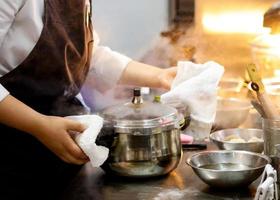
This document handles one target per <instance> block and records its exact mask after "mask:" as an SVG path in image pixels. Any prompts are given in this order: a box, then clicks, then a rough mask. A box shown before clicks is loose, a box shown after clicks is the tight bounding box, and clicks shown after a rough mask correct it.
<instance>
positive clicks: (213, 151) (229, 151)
mask: <svg viewBox="0 0 280 200" xmlns="http://www.w3.org/2000/svg"><path fill="white" fill-rule="evenodd" d="M209 153H243V154H251V155H255V156H259V157H261V158H263V159H265V160H266V161H267V163H266V164H265V165H263V166H260V167H254V168H250V169H243V170H242V169H239V170H226V171H223V170H218V169H207V168H201V167H197V166H195V165H193V164H192V163H191V160H192V158H194V157H195V156H198V155H203V154H209ZM186 163H187V164H188V165H189V166H190V167H192V168H193V169H198V170H201V169H203V170H206V171H210V172H223V173H225V172H244V171H249V170H258V169H261V168H264V167H265V166H266V165H267V164H270V163H271V159H270V158H269V157H268V156H267V155H264V154H260V153H254V152H250V151H242V150H211V151H202V152H198V153H195V154H193V155H191V156H190V157H189V158H188V159H187V160H186Z"/></svg>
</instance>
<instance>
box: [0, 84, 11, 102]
mask: <svg viewBox="0 0 280 200" xmlns="http://www.w3.org/2000/svg"><path fill="white" fill-rule="evenodd" d="M8 95H9V92H8V90H6V88H4V87H3V86H2V85H1V84H0V102H1V101H2V100H3V99H4V98H5V97H7V96H8Z"/></svg>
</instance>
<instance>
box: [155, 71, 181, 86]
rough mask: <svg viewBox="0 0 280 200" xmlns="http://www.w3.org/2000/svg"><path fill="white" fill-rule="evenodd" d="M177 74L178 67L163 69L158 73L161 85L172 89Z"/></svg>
mask: <svg viewBox="0 0 280 200" xmlns="http://www.w3.org/2000/svg"><path fill="white" fill-rule="evenodd" d="M176 74H177V67H170V68H166V69H162V71H161V73H160V74H159V75H158V79H159V82H160V87H161V88H164V89H167V90H170V88H171V84H172V82H173V80H174V78H175V76H176Z"/></svg>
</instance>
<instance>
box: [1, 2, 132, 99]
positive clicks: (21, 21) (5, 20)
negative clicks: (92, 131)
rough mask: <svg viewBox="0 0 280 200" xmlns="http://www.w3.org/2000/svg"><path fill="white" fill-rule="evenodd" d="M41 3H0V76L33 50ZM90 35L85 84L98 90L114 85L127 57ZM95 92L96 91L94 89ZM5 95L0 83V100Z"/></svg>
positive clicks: (42, 5) (127, 59) (40, 25)
mask: <svg viewBox="0 0 280 200" xmlns="http://www.w3.org/2000/svg"><path fill="white" fill-rule="evenodd" d="M43 14H44V0H0V77H1V76H4V75H5V74H6V73H8V72H10V71H11V70H13V69H14V68H16V67H17V66H18V65H20V64H21V63H22V62H23V61H24V60H25V59H26V58H27V56H28V55H29V53H30V52H31V50H32V49H33V48H34V47H35V45H36V43H37V41H38V40H39V38H40V35H41V32H42V29H43V19H42V18H43ZM98 43H99V38H98V36H97V34H96V33H95V34H94V47H93V56H92V59H91V65H90V71H89V74H88V77H87V80H86V81H85V85H86V86H87V87H89V84H92V80H94V82H95V84H94V85H95V87H98V86H102V88H101V89H100V90H106V89H111V88H112V87H113V86H114V85H116V84H117V82H118V80H119V79H120V76H121V74H122V72H123V70H124V69H125V67H126V66H127V64H128V62H130V61H131V59H130V58H128V57H126V56H124V55H121V54H119V53H117V52H114V51H112V50H111V49H109V48H108V47H103V46H98ZM97 89H98V88H97ZM8 94H9V92H8V91H7V90H6V89H5V88H4V87H3V86H2V85H1V84H0V101H2V100H3V99H4V98H5V97H6V96H7V95H8Z"/></svg>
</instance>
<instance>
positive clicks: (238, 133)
mask: <svg viewBox="0 0 280 200" xmlns="http://www.w3.org/2000/svg"><path fill="white" fill-rule="evenodd" d="M232 136H233V137H235V138H241V139H243V140H244V141H245V143H241V142H238V143H237V142H229V141H228V140H227V139H228V138H229V137H232ZM253 137H255V138H258V139H261V140H262V141H255V142H248V141H250V139H251V138H253ZM210 140H211V141H212V142H213V143H214V144H216V145H217V146H218V148H219V149H222V150H244V151H252V152H256V153H261V152H263V150H264V141H263V130H262V129H246V128H244V129H242V128H234V129H224V130H220V131H215V132H213V133H211V134H210Z"/></svg>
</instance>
